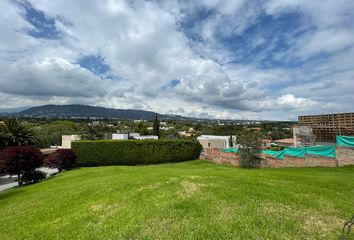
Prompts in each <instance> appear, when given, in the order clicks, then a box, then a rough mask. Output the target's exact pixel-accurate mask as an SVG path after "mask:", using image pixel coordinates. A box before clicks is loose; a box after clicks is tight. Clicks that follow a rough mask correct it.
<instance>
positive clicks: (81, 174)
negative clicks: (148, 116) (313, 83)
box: [0, 161, 354, 240]
mask: <svg viewBox="0 0 354 240" xmlns="http://www.w3.org/2000/svg"><path fill="white" fill-rule="evenodd" d="M353 214H354V167H345V168H303V169H255V170H247V169H240V168H234V167H229V166H224V165H216V164H213V163H209V162H204V161H191V162H185V163H176V164H162V165H150V166H135V167H127V166H122V167H120V166H116V167H95V168H81V169H77V170H73V171H68V172H64V173H61V174H58V175H56V176H54V177H53V178H51V179H48V180H46V181H44V182H41V183H38V184H35V185H31V186H26V187H22V188H15V189H11V190H7V191H4V192H0V239H4V240H5V239H26V240H27V239H36V240H38V239H338V237H339V235H340V233H341V228H342V225H343V223H344V222H345V221H347V220H349V219H350V218H351V216H352V215H353ZM353 236H354V235H352V237H353Z"/></svg>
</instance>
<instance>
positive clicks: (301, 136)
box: [293, 126, 315, 147]
mask: <svg viewBox="0 0 354 240" xmlns="http://www.w3.org/2000/svg"><path fill="white" fill-rule="evenodd" d="M293 136H294V146H295V147H310V146H313V145H315V135H314V134H313V130H312V127H311V126H295V127H294V128H293Z"/></svg>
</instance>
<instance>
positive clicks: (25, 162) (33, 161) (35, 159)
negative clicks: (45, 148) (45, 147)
mask: <svg viewBox="0 0 354 240" xmlns="http://www.w3.org/2000/svg"><path fill="white" fill-rule="evenodd" d="M43 158H44V157H43V154H42V153H41V151H40V150H39V149H38V148H36V147H33V146H16V147H6V148H5V149H4V150H3V151H2V152H1V153H0V172H3V173H7V174H9V175H17V181H18V185H19V186H21V185H23V182H24V179H23V176H24V175H28V174H30V173H32V172H33V171H35V169H36V168H38V167H40V166H42V164H43Z"/></svg>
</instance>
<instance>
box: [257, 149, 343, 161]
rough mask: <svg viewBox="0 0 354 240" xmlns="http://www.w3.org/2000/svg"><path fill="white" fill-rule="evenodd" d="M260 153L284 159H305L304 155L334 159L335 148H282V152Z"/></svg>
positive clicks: (269, 151) (265, 151) (264, 151)
mask: <svg viewBox="0 0 354 240" xmlns="http://www.w3.org/2000/svg"><path fill="white" fill-rule="evenodd" d="M262 153H264V154H268V155H271V156H273V157H275V158H279V159H284V156H292V157H302V158H303V157H305V155H317V156H323V157H331V158H335V157H336V148H335V146H313V147H303V148H284V149H283V150H282V151H272V150H263V151H262Z"/></svg>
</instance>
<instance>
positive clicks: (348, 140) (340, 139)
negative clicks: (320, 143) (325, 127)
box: [336, 136, 354, 147]
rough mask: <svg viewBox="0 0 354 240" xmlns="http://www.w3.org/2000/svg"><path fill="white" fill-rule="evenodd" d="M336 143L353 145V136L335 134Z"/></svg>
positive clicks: (343, 145)
mask: <svg viewBox="0 0 354 240" xmlns="http://www.w3.org/2000/svg"><path fill="white" fill-rule="evenodd" d="M336 140H337V141H336V143H337V145H338V146H342V147H354V136H337V137H336Z"/></svg>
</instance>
